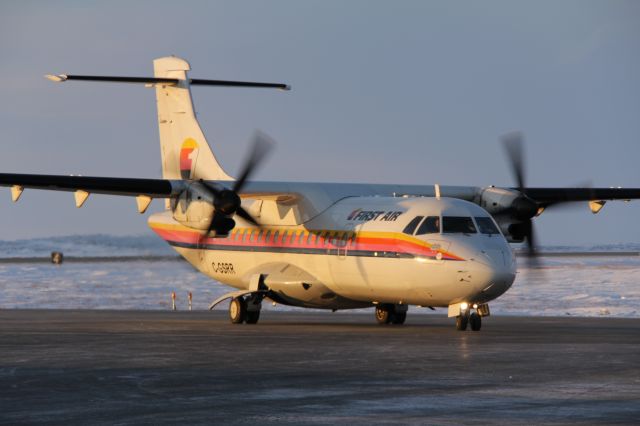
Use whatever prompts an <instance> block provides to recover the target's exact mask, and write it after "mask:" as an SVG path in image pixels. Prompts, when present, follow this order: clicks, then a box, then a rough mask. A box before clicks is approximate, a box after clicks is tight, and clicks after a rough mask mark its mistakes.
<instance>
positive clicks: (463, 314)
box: [456, 303, 489, 331]
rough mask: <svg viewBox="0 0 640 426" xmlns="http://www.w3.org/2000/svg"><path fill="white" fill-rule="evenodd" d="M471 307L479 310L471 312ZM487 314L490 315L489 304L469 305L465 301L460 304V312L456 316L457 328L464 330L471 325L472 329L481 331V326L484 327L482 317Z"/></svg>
mask: <svg viewBox="0 0 640 426" xmlns="http://www.w3.org/2000/svg"><path fill="white" fill-rule="evenodd" d="M471 309H475V310H476V311H477V312H471ZM486 316H489V305H487V304H483V305H473V306H468V305H467V304H466V303H463V304H462V305H461V306H460V314H459V315H458V316H456V330H459V331H464V330H466V329H467V325H468V326H470V327H471V330H473V331H480V328H482V317H486Z"/></svg>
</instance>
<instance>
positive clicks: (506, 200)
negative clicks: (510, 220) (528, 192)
mask: <svg viewBox="0 0 640 426" xmlns="http://www.w3.org/2000/svg"><path fill="white" fill-rule="evenodd" d="M520 196H521V194H520V192H519V191H516V190H513V189H505V188H496V187H494V186H489V187H487V188H483V189H482V190H481V192H480V197H479V200H478V201H477V203H478V205H480V207H482V208H483V209H485V210H486V211H488V212H489V213H490V214H491V215H495V214H499V213H502V212H504V211H505V210H507V209H508V208H510V207H511V206H512V205H513V203H514V201H515V200H516V199H517V198H518V197H520Z"/></svg>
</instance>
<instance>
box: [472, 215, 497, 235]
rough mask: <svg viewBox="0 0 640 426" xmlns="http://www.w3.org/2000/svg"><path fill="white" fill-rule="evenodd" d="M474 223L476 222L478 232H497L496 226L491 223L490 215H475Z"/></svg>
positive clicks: (493, 233)
mask: <svg viewBox="0 0 640 426" xmlns="http://www.w3.org/2000/svg"><path fill="white" fill-rule="evenodd" d="M475 219H476V223H477V224H478V228H479V229H480V232H481V233H483V234H487V235H495V234H499V233H500V231H498V228H497V227H496V224H495V223H493V220H491V218H490V217H476V218H475Z"/></svg>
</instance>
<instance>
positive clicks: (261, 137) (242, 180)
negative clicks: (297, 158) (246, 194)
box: [233, 131, 275, 193]
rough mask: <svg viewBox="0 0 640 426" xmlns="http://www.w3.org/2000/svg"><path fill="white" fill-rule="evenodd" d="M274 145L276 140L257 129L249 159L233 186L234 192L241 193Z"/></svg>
mask: <svg viewBox="0 0 640 426" xmlns="http://www.w3.org/2000/svg"><path fill="white" fill-rule="evenodd" d="M274 145H275V142H274V141H273V139H271V138H270V137H269V136H267V134H266V133H263V132H261V131H256V133H255V135H254V136H253V149H252V150H251V153H250V154H249V158H247V161H246V162H245V163H244V167H243V168H242V171H241V172H240V174H239V175H238V179H237V180H236V182H235V184H234V186H233V192H235V193H239V192H241V191H242V188H243V187H244V185H245V184H246V183H247V181H248V180H249V177H251V175H252V174H253V173H254V172H255V171H256V169H257V167H258V166H259V165H260V163H262V160H264V158H265V157H266V155H267V154H268V153H269V151H270V150H271V148H272V147H273V146H274Z"/></svg>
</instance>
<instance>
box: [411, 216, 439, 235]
mask: <svg viewBox="0 0 640 426" xmlns="http://www.w3.org/2000/svg"><path fill="white" fill-rule="evenodd" d="M439 233H440V218H439V217H438V216H428V217H427V218H426V219H425V220H424V222H422V224H421V225H420V227H419V228H418V231H417V232H416V235H424V234H439Z"/></svg>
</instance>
